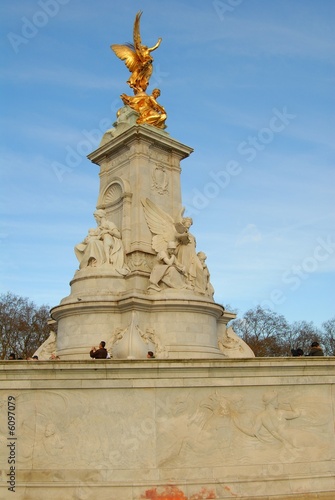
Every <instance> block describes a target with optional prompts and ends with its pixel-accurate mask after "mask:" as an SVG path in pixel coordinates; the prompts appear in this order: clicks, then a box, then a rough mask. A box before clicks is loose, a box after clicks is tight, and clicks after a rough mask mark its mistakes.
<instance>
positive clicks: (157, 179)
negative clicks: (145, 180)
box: [151, 165, 169, 194]
mask: <svg viewBox="0 0 335 500" xmlns="http://www.w3.org/2000/svg"><path fill="white" fill-rule="evenodd" d="M168 186H169V179H168V176H167V173H166V169H165V167H163V166H160V165H157V166H156V167H155V168H154V169H153V171H152V184H151V187H152V188H153V189H155V190H156V191H157V192H158V193H159V194H165V193H168V192H169V190H168Z"/></svg>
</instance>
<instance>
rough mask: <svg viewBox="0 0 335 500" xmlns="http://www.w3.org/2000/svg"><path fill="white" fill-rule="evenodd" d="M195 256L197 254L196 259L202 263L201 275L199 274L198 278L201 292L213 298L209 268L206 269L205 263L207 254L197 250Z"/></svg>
mask: <svg viewBox="0 0 335 500" xmlns="http://www.w3.org/2000/svg"><path fill="white" fill-rule="evenodd" d="M197 256H198V259H199V261H200V263H201V265H202V270H203V273H202V275H201V274H200V279H201V282H200V290H203V292H204V293H205V294H206V295H208V296H209V297H211V298H213V295H214V288H213V286H212V284H211V282H210V274H209V269H208V267H207V264H206V259H207V255H206V254H205V253H204V252H198V253H197Z"/></svg>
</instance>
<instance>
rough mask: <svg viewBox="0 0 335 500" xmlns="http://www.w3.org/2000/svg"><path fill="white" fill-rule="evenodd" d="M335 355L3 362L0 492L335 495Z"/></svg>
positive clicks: (138, 498) (112, 497)
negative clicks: (333, 390) (231, 358)
mask: <svg viewBox="0 0 335 500" xmlns="http://www.w3.org/2000/svg"><path fill="white" fill-rule="evenodd" d="M334 365H335V358H313V359H306V358H287V359H286V358H281V359H275V358H273V359H272V358H271V359H270V358H266V359H256V358H254V359H247V360H202V361H200V360H196V361H195V360H186V361H178V360H161V361H157V360H145V361H115V360H110V361H109V360H103V361H94V360H92V361H87V362H85V361H77V362H71V361H55V362H53V361H49V362H27V361H7V362H1V363H0V378H1V389H0V394H1V401H2V410H3V411H2V412H1V429H2V434H1V447H2V450H1V454H0V456H1V459H0V469H1V483H0V490H1V491H0V498H3V499H7V498H14V497H15V499H16V500H46V499H47V500H70V499H71V500H72V499H79V500H96V499H97V498H99V500H146V499H147V500H149V499H150V500H153V499H154V500H161V499H163V498H164V499H165V500H169V499H171V500H172V499H174V500H176V499H182V500H199V499H209V498H211V499H217V500H219V499H227V498H234V499H248V500H250V499H255V500H256V499H269V498H273V499H276V500H278V499H279V498H280V499H302V498H303V499H308V498H311V499H312V498H313V499H315V498H319V499H321V498H322V499H328V500H330V499H331V498H334V493H335V460H334V459H335V442H334V408H335V400H334V392H333V393H332V387H334V385H333V384H334V379H335V370H334ZM7 410H8V411H7ZM11 461H12V462H11ZM10 481H11V482H10ZM9 488H13V490H9ZM13 491H15V495H13V494H12V493H13Z"/></svg>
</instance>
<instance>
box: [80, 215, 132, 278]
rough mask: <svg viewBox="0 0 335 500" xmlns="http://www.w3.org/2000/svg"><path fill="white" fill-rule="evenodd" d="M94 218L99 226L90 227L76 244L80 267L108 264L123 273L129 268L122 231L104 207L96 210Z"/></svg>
mask: <svg viewBox="0 0 335 500" xmlns="http://www.w3.org/2000/svg"><path fill="white" fill-rule="evenodd" d="M93 215H94V218H95V220H96V222H97V224H98V226H97V228H95V229H89V231H88V235H87V236H86V238H85V239H84V240H83V241H82V242H81V243H79V244H78V245H76V246H75V249H74V251H75V254H76V257H77V259H78V260H79V263H80V264H79V268H80V269H83V268H85V267H99V266H101V265H103V264H107V265H108V266H109V267H110V268H111V269H113V270H115V271H116V272H117V273H119V274H121V275H126V274H127V273H128V272H129V270H128V269H127V267H126V266H125V264H124V248H123V243H122V239H121V233H120V231H119V230H118V228H117V227H116V225H115V224H114V223H113V222H111V221H110V220H107V218H106V213H105V210H104V209H100V210H96V211H95V212H94V214H93Z"/></svg>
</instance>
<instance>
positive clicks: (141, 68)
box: [111, 11, 167, 128]
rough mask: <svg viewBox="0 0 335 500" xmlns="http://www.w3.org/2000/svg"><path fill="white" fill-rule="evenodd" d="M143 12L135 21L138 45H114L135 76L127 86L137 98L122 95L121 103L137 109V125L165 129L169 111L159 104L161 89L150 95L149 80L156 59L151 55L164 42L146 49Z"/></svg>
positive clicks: (135, 39)
mask: <svg viewBox="0 0 335 500" xmlns="http://www.w3.org/2000/svg"><path fill="white" fill-rule="evenodd" d="M141 15H142V12H141V11H140V12H138V13H137V14H136V17H135V22H134V31H133V38H134V43H133V44H131V43H127V44H125V45H117V44H113V45H111V49H112V50H113V52H114V53H115V54H116V55H117V57H119V58H120V59H121V60H122V61H124V62H125V64H126V66H127V68H128V69H129V71H130V72H131V76H130V78H129V80H127V83H128V85H129V87H131V88H132V89H133V92H134V94H135V95H134V96H128V95H126V94H122V95H121V99H122V101H123V102H124V104H126V105H127V106H130V107H131V108H132V109H134V110H135V111H136V112H137V113H138V114H139V115H140V116H139V118H138V119H137V123H139V124H141V123H143V124H148V125H153V126H155V127H158V128H165V127H166V125H165V120H166V117H167V115H166V111H165V109H164V108H163V106H161V105H160V104H159V103H158V102H157V101H156V99H157V97H158V96H159V95H160V90H159V89H154V90H153V92H152V94H151V95H148V94H147V93H146V89H147V87H148V85H149V80H150V77H151V75H152V63H153V58H152V56H151V52H153V51H154V50H156V49H157V48H158V47H159V45H160V43H161V41H162V39H161V38H159V39H158V41H157V43H156V45H154V46H153V47H151V48H149V47H147V46H146V45H142V41H141V35H140V19H141Z"/></svg>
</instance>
